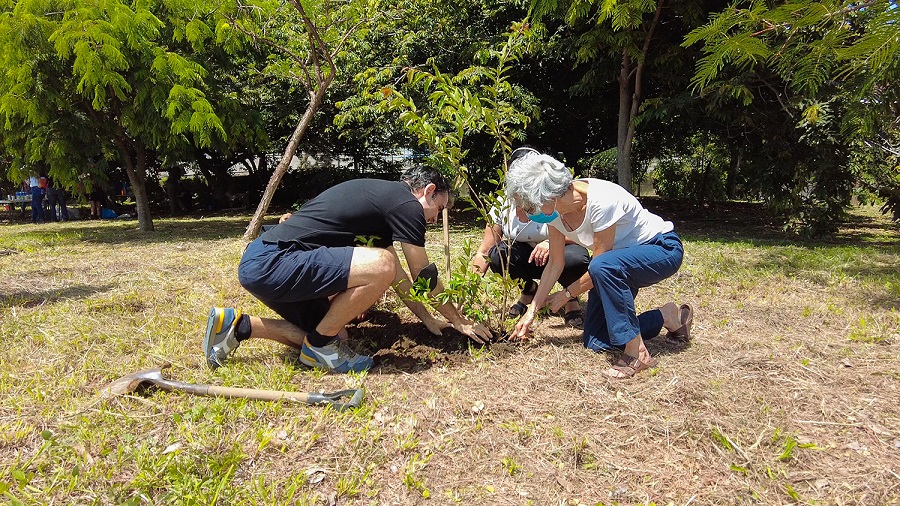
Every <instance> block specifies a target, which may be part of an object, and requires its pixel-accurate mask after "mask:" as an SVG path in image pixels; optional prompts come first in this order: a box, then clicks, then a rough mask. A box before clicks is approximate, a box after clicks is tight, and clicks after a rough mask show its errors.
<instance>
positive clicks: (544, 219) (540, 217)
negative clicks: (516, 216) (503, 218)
mask: <svg viewBox="0 0 900 506" xmlns="http://www.w3.org/2000/svg"><path fill="white" fill-rule="evenodd" d="M556 218H559V213H558V212H556V209H554V210H553V212H552V213H550V214H544V213H542V212H541V211H538V212H536V213H534V214H529V215H528V219H529V220H531V221H533V222H535V223H550V222H551V221H553V220H555V219H556Z"/></svg>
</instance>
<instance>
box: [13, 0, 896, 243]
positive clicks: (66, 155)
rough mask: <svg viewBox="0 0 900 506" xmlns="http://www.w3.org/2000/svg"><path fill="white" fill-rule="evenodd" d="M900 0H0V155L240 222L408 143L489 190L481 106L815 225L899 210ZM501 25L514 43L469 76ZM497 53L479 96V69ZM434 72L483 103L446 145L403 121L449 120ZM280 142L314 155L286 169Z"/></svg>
mask: <svg viewBox="0 0 900 506" xmlns="http://www.w3.org/2000/svg"><path fill="white" fill-rule="evenodd" d="M898 11H900V8H898V6H897V4H896V3H895V2H892V1H890V0H870V1H862V2H849V1H830V2H812V1H795V2H760V1H749V2H737V3H725V2H715V1H709V2H702V1H690V2H671V1H667V0H655V1H654V0H609V1H608V0H603V1H599V0H596V1H595V0H591V1H581V2H579V1H569V0H516V1H504V0H478V1H474V2H465V3H463V4H459V3H458V2H452V1H449V0H436V1H425V0H402V1H400V2H395V3H393V4H380V3H377V2H373V1H369V0H366V1H363V0H353V1H351V2H331V1H329V0H317V1H312V2H306V1H299V0H288V1H278V0H254V1H253V2H240V3H238V2H224V3H223V2H204V1H200V2H187V1H185V0H167V1H166V2H159V1H155V0H150V1H145V0H141V1H127V0H92V1H88V0H67V1H48V0H40V1H39V0H18V1H7V2H5V3H3V5H2V6H0V42H2V46H0V62H2V63H3V68H4V72H5V75H4V79H3V80H2V81H0V114H2V119H3V122H2V123H0V140H2V150H3V152H2V157H0V160H2V161H3V163H4V164H5V170H4V171H2V174H3V177H4V178H5V179H6V180H7V181H9V183H6V185H7V186H8V187H10V188H11V186H12V185H14V184H16V183H17V182H18V181H21V179H22V178H23V177H25V176H27V175H29V174H31V173H34V172H36V173H42V174H47V175H51V176H53V177H54V178H55V179H56V180H58V181H60V182H62V183H63V184H64V186H66V187H67V188H68V189H69V190H71V191H73V192H74V193H75V194H78V195H81V194H85V193H87V192H90V191H91V190H92V189H93V188H94V187H104V186H105V185H108V184H109V182H110V181H112V180H116V179H117V178H121V177H125V178H127V182H128V183H129V184H130V186H131V188H132V189H133V192H134V199H135V202H136V209H137V214H138V218H139V222H140V226H141V228H142V229H144V230H152V228H153V223H152V219H151V215H152V214H153V213H160V212H166V211H168V212H183V211H185V210H187V209H189V208H190V201H193V202H194V204H193V205H196V206H204V207H215V206H219V207H226V206H228V205H229V203H230V202H232V200H233V196H234V195H235V194H243V195H249V196H250V197H249V200H251V201H253V202H255V201H256V200H255V199H259V202H260V206H259V207H258V212H257V214H258V217H257V220H254V222H255V224H254V225H252V226H251V227H249V228H248V234H250V236H252V235H253V234H254V232H253V231H254V229H255V228H257V226H258V225H259V219H260V217H261V213H264V212H265V210H266V209H268V206H269V203H270V202H275V203H278V204H279V205H282V206H285V205H290V204H293V203H294V202H295V201H296V200H297V199H298V198H301V197H302V195H307V193H308V192H311V191H312V187H309V188H307V187H306V186H304V184H306V185H309V180H310V178H308V177H306V178H296V177H293V176H291V172H292V171H297V170H303V171H308V172H310V173H315V172H316V171H320V172H327V173H334V175H333V176H328V177H327V178H324V179H323V181H331V180H333V178H334V177H337V178H340V177H342V176H341V173H342V172H344V173H346V175H345V176H343V177H356V176H358V175H360V174H366V173H367V172H366V171H369V172H368V173H371V174H384V173H385V171H391V170H393V168H392V167H394V166H395V165H396V164H397V163H398V162H399V163H402V162H403V161H404V160H407V162H408V160H409V159H410V157H411V159H413V160H422V163H433V164H435V165H437V166H441V167H442V168H443V169H445V170H447V171H449V172H453V173H464V174H465V175H466V178H467V181H468V182H469V183H470V184H471V186H472V189H473V192H475V193H482V192H490V191H491V190H492V189H493V188H494V181H495V177H496V171H497V169H498V168H500V167H502V166H503V149H498V148H497V136H496V135H495V134H496V132H497V131H498V130H497V129H496V128H495V129H493V130H492V129H491V128H490V126H489V125H490V124H491V122H493V124H495V125H502V124H508V125H513V124H516V125H520V126H521V127H522V128H518V127H517V128H516V132H517V133H516V134H515V135H516V137H513V138H508V139H506V140H504V141H503V142H504V143H505V144H506V145H509V144H511V143H518V142H521V143H528V144H532V145H536V146H538V147H541V148H543V149H545V150H547V151H548V152H551V153H553V154H554V155H557V156H560V157H561V158H562V159H564V161H565V162H566V163H567V164H568V165H569V166H571V167H572V168H573V170H574V171H575V172H576V173H577V174H579V175H591V176H602V177H608V178H612V179H615V180H617V181H618V182H619V183H620V184H622V185H623V186H625V187H626V188H628V189H629V190H631V191H639V190H640V184H641V183H644V184H645V185H646V184H647V183H649V182H652V184H653V185H654V186H655V189H656V191H657V192H658V193H659V194H661V195H664V196H667V197H672V198H688V199H693V200H698V201H702V200H710V199H726V198H728V199H749V200H758V201H763V202H765V203H767V204H769V205H770V208H771V209H772V210H773V212H774V213H776V214H779V215H782V216H784V223H785V226H786V228H790V229H793V230H796V231H798V232H807V233H814V232H818V231H827V230H830V229H831V227H832V226H833V224H834V223H835V220H837V219H839V218H840V217H841V214H842V210H843V209H844V208H845V207H846V206H847V205H848V204H849V203H850V201H851V198H852V197H854V196H856V197H857V198H860V199H863V200H866V201H876V202H880V203H882V204H883V205H884V206H885V210H886V211H892V212H894V213H895V215H897V216H900V170H898V158H900V156H898V154H900V124H898V121H900V120H898V119H897V118H898V117H900V97H898V93H900V91H898V90H900V82H898V80H900V58H898V51H900V35H898V33H900V31H898V30H897V28H896V27H897V23H898V17H900V14H898ZM515 27H519V28H518V30H520V31H521V30H527V31H528V33H529V36H528V37H527V41H523V42H521V44H520V48H519V49H517V53H516V56H515V58H514V59H510V60H506V63H504V65H505V66H504V68H503V71H502V73H501V74H495V77H494V78H490V77H489V76H490V74H491V72H492V70H490V69H491V68H492V67H491V65H493V64H492V63H491V62H490V61H491V58H494V57H492V56H491V55H492V54H494V55H495V56H496V53H492V51H497V50H498V48H501V47H502V46H503V45H504V44H505V43H506V41H508V36H509V34H510V33H513V32H515V30H517V29H516V28H515ZM521 33H524V32H521ZM501 59H502V58H501ZM496 61H497V60H496V58H495V59H494V62H496ZM501 75H502V78H501V80H500V81H496V80H495V81H494V86H495V87H496V85H498V83H501V82H502V84H503V87H504V88H503V90H504V91H503V92H502V93H503V96H502V97H500V96H499V95H497V96H496V97H495V98H496V99H498V100H499V101H494V102H490V100H489V97H487V96H486V95H484V93H485V91H486V89H487V88H485V85H486V83H487V81H486V79H496V78H497V76H501ZM423 84H424V85H425V86H424V87H423V86H422V85H423ZM496 89H498V90H499V88H496ZM385 90H395V92H396V93H397V94H396V95H393V96H394V99H395V100H394V102H393V104H394V106H393V107H385V104H386V102H385V98H386V97H387V95H386V94H385ZM438 91H440V93H443V95H442V96H443V98H441V99H440V100H443V101H444V102H445V103H446V101H447V100H455V98H454V97H461V101H459V100H457V105H459V104H462V103H466V104H468V105H469V106H474V107H475V108H476V109H474V110H476V111H477V112H478V114H482V113H485V114H486V115H482V116H480V119H479V121H481V122H482V124H480V126H479V125H476V124H475V123H471V122H470V123H466V125H468V126H461V127H460V125H463V123H465V121H463V120H462V118H461V117H459V116H457V120H459V121H457V123H458V124H457V127H459V128H462V130H459V132H462V135H463V137H464V139H462V138H461V139H460V141H459V142H460V143H461V144H460V149H463V150H464V151H460V152H459V153H457V155H460V156H456V155H453V156H449V157H448V156H444V155H442V154H441V153H440V152H441V151H442V149H441V148H440V147H439V146H437V145H435V144H434V143H433V142H432V143H429V142H423V137H422V135H423V132H424V130H422V128H419V129H418V130H416V129H412V130H411V129H410V128H408V127H409V126H410V125H411V123H410V120H411V119H413V118H414V117H416V116H410V114H413V115H416V114H420V113H421V114H425V115H424V116H418V117H420V119H423V118H432V120H434V119H437V118H440V117H441V115H442V114H444V115H445V116H444V119H445V120H446V119H448V118H451V116H446V114H449V111H450V110H449V109H446V108H445V109H444V110H443V112H441V106H440V103H441V102H440V100H438V101H433V100H434V99H435V98H436V97H437V95H434V94H435V93H437V92H438ZM390 93H394V91H392V92H390ZM390 93H388V94H390ZM399 97H403V99H404V100H406V101H407V102H406V104H407V105H406V107H407V111H406V112H405V113H403V114H398V111H399V109H398V108H397V107H398V104H399V103H398V102H396V99H397V98H399ZM485 100H488V102H486V101H485ZM489 102H490V103H489ZM426 104H432V105H435V106H437V109H435V110H434V111H431V112H428V111H426V110H424V109H417V108H421V107H424V106H425V105H426ZM481 106H485V107H484V108H480V109H479V107H481ZM429 107H431V106H429ZM454 107H455V106H454ZM462 110H463V109H457V110H456V111H457V113H459V112H460V111H462ZM468 110H469V111H470V112H471V111H473V109H468ZM476 123H477V122H476ZM452 124H454V123H453V121H450V122H449V123H446V122H443V123H442V122H441V121H438V122H436V123H435V122H434V121H431V122H429V121H425V122H420V123H419V126H420V127H425V126H428V125H431V126H432V127H435V128H438V129H439V130H441V129H446V128H449V127H450V126H451V125H452ZM459 132H457V133H459ZM492 132H493V133H492ZM432 139H433V140H434V139H437V138H436V137H432ZM463 146H464V147H463ZM435 150H437V152H436V151H435ZM295 152H302V153H305V155H304V157H307V156H311V157H312V158H310V159H318V160H331V161H334V162H329V163H324V164H315V163H313V164H312V166H310V167H307V166H306V165H305V163H300V164H299V166H301V168H297V167H298V163H297V162H296V161H294V162H292V160H295V159H294V154H295ZM403 153H408V155H400V154H403ZM447 153H452V150H449V151H448V150H444V154H445V155H446V154H447ZM398 155H400V156H398ZM421 155H432V156H430V157H425V158H421ZM306 159H307V158H304V160H306ZM119 174H122V175H124V176H122V175H119ZM240 174H246V175H247V176H240ZM304 181H306V183H304ZM118 182H119V183H123V182H125V181H118ZM285 185H286V186H288V187H291V188H292V191H289V192H279V193H278V194H276V193H275V188H277V187H280V186H285ZM201 187H205V188H206V190H202V189H200V188H201ZM266 187H268V190H267V191H266V192H265V195H264V194H263V190H264V188H266ZM319 189H321V188H319ZM182 194H187V197H186V198H187V200H188V201H189V202H188V205H184V203H182V202H180V201H179V202H178V205H176V200H178V199H180V198H181V197H179V195H182Z"/></svg>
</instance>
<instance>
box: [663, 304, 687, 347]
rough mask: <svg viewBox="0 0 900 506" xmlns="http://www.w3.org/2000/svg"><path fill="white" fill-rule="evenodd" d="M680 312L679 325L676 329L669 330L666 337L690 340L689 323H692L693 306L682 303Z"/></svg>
mask: <svg viewBox="0 0 900 506" xmlns="http://www.w3.org/2000/svg"><path fill="white" fill-rule="evenodd" d="M679 311H680V313H681V327H679V328H678V329H677V330H670V331H669V333H668V334H666V337H668V338H669V339H680V340H682V341H685V342H687V341H690V340H691V325H693V323H694V308H692V307H691V305H690V304H682V305H681V307H680V308H679Z"/></svg>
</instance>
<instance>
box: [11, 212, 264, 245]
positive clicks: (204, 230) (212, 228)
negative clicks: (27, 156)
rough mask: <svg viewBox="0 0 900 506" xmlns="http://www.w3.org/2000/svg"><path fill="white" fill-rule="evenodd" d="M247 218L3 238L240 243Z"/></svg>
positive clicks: (127, 224)
mask: <svg viewBox="0 0 900 506" xmlns="http://www.w3.org/2000/svg"><path fill="white" fill-rule="evenodd" d="M249 221H250V217H249V216H244V215H240V216H214V217H197V218H168V219H156V220H154V227H155V230H154V231H153V232H141V231H140V230H138V228H137V226H138V224H137V221H135V220H128V221H118V220H110V221H100V222H97V221H78V222H67V223H65V224H62V225H60V226H55V225H48V226H46V227H45V226H34V227H26V228H23V229H22V230H17V231H14V232H12V233H9V234H7V235H6V236H5V239H4V243H6V244H7V245H8V246H12V247H15V244H16V243H18V242H23V243H37V244H41V245H51V244H66V243H78V242H85V243H94V244H110V245H115V244H157V243H169V242H186V241H197V240H205V241H215V240H220V239H228V238H233V239H235V240H240V239H241V236H243V234H244V231H245V230H246V228H247V224H248V223H249Z"/></svg>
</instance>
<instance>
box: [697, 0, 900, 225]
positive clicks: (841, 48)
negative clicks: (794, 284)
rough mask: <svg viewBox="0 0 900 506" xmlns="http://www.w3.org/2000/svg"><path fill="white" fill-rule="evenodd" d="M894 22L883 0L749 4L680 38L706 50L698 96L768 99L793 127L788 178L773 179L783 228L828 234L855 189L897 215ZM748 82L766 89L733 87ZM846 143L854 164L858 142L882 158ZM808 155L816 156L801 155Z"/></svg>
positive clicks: (899, 13) (898, 13)
mask: <svg viewBox="0 0 900 506" xmlns="http://www.w3.org/2000/svg"><path fill="white" fill-rule="evenodd" d="M898 22H900V9H897V6H896V3H895V2H890V1H888V0H876V1H873V2H863V3H859V2H849V1H831V2H824V3H823V2H813V1H799V2H789V3H782V2H776V3H766V2H761V1H755V2H752V3H751V4H750V5H749V6H746V7H739V6H737V5H735V6H732V7H729V8H727V9H725V10H723V11H722V12H718V13H714V14H712V15H711V16H710V19H709V21H708V23H707V24H705V25H704V26H701V27H699V28H697V29H695V30H694V31H692V32H691V33H690V34H689V35H688V36H687V37H686V38H685V41H684V45H685V46H691V45H701V44H702V51H703V53H704V56H703V57H702V58H700V59H699V60H698V62H697V64H696V69H695V75H694V79H693V85H694V89H695V90H696V91H699V92H701V93H704V94H708V93H720V94H724V95H730V96H731V97H732V98H739V97H741V99H742V100H743V102H744V104H745V105H749V104H750V103H751V102H754V108H758V106H757V105H756V103H755V102H759V101H761V100H765V98H764V97H765V96H766V95H769V96H771V95H774V96H775V98H776V99H777V101H778V103H779V105H780V107H781V109H782V110H783V111H784V112H785V113H786V114H787V116H788V118H786V120H787V121H792V122H793V123H794V126H795V128H796V131H795V132H789V133H788V137H789V138H795V139H796V140H795V141H792V143H793V145H792V146H791V147H790V148H789V149H790V150H791V151H794V153H795V156H794V159H793V160H790V161H789V165H788V166H789V167H790V168H791V169H792V171H793V175H791V177H790V179H788V178H782V177H779V178H776V179H775V180H778V181H780V184H781V185H783V187H784V188H788V189H789V190H788V191H787V192H785V191H783V190H782V191H777V192H773V193H772V195H773V197H772V199H771V203H772V204H773V208H775V209H777V210H779V211H782V212H784V213H785V215H786V217H787V223H786V227H787V228H791V229H796V230H798V231H802V232H803V233H807V234H816V233H822V232H827V231H829V230H833V229H834V222H835V221H836V220H838V219H840V218H841V216H842V211H843V208H844V207H845V206H846V205H847V204H848V203H849V195H850V191H851V187H852V186H853V185H854V183H857V184H859V183H862V186H863V187H864V188H865V189H866V190H869V191H872V193H873V194H876V195H881V198H882V199H885V200H886V201H887V202H888V204H889V205H888V206H886V207H885V210H886V211H893V210H895V209H896V206H894V205H890V203H891V202H894V200H892V199H891V196H892V195H894V194H895V193H900V192H898V191H897V188H898V186H897V184H896V182H895V181H892V179H893V177H892V175H893V173H895V172H896V168H895V167H896V161H895V160H890V159H889V158H890V154H891V153H896V152H898V151H900V149H897V147H898V143H897V142H896V139H894V140H893V141H891V140H888V141H887V142H885V140H886V139H890V138H891V137H892V136H893V133H892V132H895V131H896V129H897V124H896V117H897V104H898V103H900V92H898V89H900V57H898V56H900V37H898V35H897V33H898V32H897V25H898ZM752 80H756V81H758V82H761V83H762V84H764V87H763V88H761V89H760V90H759V91H756V92H753V91H751V89H750V88H749V87H747V86H743V87H740V86H735V85H736V83H738V82H741V81H742V82H747V81H752ZM739 90H740V91H739ZM795 111H796V112H795ZM782 135H784V134H782ZM850 146H855V147H856V150H855V151H856V153H854V155H853V156H854V158H859V152H860V151H865V149H860V147H861V146H869V147H876V146H877V148H878V149H882V150H883V151H884V152H883V153H877V154H874V155H870V156H869V159H870V160H877V161H878V162H880V163H874V164H868V165H863V164H860V163H851V160H850V153H849V151H848V147H850ZM809 152H813V156H814V157H815V158H818V159H819V160H817V161H815V162H813V161H811V160H810V159H809V156H808V155H805V154H803V155H801V153H809ZM822 153H834V154H835V155H834V156H827V155H823V154H822ZM782 163H783V162H782ZM814 166H815V167H817V168H815V169H813V168H812V167H814ZM785 175H788V174H785ZM760 182H761V183H763V185H764V184H765V183H764V180H761V181H760ZM894 212H895V215H896V211H894Z"/></svg>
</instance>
